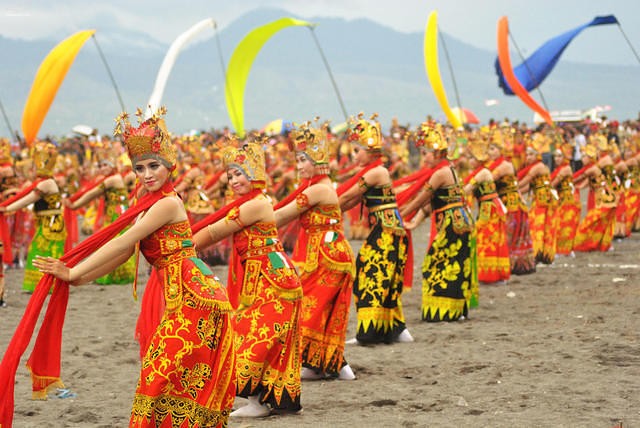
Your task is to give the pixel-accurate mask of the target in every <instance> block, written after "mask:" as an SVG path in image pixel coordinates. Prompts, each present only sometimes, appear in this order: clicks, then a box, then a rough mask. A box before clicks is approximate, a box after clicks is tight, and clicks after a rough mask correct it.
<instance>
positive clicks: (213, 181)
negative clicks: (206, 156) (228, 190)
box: [204, 169, 227, 190]
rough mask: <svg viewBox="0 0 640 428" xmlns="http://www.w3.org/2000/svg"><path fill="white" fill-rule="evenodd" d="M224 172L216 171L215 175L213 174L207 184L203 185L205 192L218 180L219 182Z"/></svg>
mask: <svg viewBox="0 0 640 428" xmlns="http://www.w3.org/2000/svg"><path fill="white" fill-rule="evenodd" d="M225 172H227V171H225V170H224V169H223V170H222V171H218V172H216V173H215V174H213V177H211V179H210V180H209V181H207V184H205V185H204V188H205V190H208V189H209V188H211V187H213V185H214V184H216V183H217V182H218V180H220V177H222V174H224V173H225Z"/></svg>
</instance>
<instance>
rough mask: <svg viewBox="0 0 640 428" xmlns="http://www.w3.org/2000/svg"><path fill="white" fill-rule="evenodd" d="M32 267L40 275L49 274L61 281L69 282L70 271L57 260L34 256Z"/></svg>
mask: <svg viewBox="0 0 640 428" xmlns="http://www.w3.org/2000/svg"><path fill="white" fill-rule="evenodd" d="M33 265H34V266H35V267H36V268H37V269H38V270H39V271H40V272H42V273H49V274H51V275H53V276H55V277H56V278H58V279H61V280H63V281H67V282H69V281H70V278H71V269H69V268H68V267H67V266H65V264H64V263H62V262H61V261H60V260H58V259H54V258H53V257H42V256H36V258H35V259H33Z"/></svg>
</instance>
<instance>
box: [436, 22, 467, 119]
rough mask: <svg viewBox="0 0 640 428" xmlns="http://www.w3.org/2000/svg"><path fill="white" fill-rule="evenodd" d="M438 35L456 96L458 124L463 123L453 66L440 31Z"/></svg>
mask: <svg viewBox="0 0 640 428" xmlns="http://www.w3.org/2000/svg"><path fill="white" fill-rule="evenodd" d="M438 35H439V36H440V37H439V39H440V42H441V43H442V47H443V49H444V56H445V57H446V58H447V65H448V66H449V72H450V73H451V80H452V81H453V91H454V92H455V94H456V101H457V103H458V114H459V116H460V122H463V123H464V122H465V120H464V113H463V112H462V102H460V93H459V92H458V85H457V84H456V76H455V75H454V74H453V66H452V65H451V59H450V58H449V50H448V49H447V44H446V43H445V42H444V37H443V34H442V31H439V30H438Z"/></svg>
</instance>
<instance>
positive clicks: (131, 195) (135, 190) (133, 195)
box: [129, 180, 142, 200]
mask: <svg viewBox="0 0 640 428" xmlns="http://www.w3.org/2000/svg"><path fill="white" fill-rule="evenodd" d="M140 187H142V183H141V182H140V181H138V180H136V185H135V186H134V187H133V190H132V191H131V193H129V200H132V199H135V198H136V197H137V196H138V191H139V190H140Z"/></svg>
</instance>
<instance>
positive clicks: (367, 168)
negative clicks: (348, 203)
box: [336, 159, 382, 196]
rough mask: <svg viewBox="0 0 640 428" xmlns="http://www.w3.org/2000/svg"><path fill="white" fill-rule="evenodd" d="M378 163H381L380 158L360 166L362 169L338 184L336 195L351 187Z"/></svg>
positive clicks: (340, 194) (378, 164)
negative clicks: (362, 166)
mask: <svg viewBox="0 0 640 428" xmlns="http://www.w3.org/2000/svg"><path fill="white" fill-rule="evenodd" d="M380 165H382V159H376V160H375V161H373V162H371V163H370V164H369V165H367V166H365V167H364V168H362V170H360V171H359V172H358V173H357V174H356V175H354V176H353V177H351V178H350V179H348V180H347V181H345V182H344V183H342V184H341V185H339V186H338V188H337V189H336V193H338V196H342V194H343V193H345V192H346V191H347V190H349V189H351V188H352V187H353V186H354V185H355V184H356V183H357V182H358V180H359V179H360V177H362V176H363V175H365V174H366V173H367V172H369V171H371V170H372V169H373V168H375V167H377V166H380Z"/></svg>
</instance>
